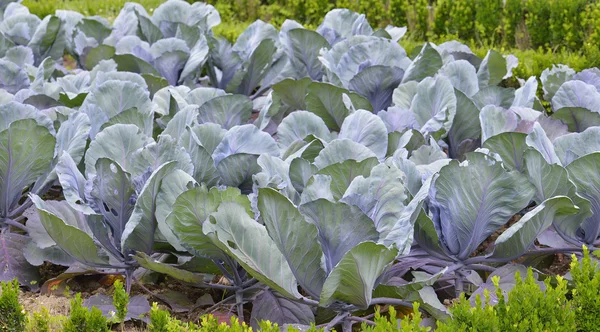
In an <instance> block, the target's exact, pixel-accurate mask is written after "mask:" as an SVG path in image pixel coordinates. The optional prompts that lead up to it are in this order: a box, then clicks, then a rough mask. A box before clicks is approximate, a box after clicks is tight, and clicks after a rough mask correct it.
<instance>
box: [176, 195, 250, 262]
mask: <svg viewBox="0 0 600 332" xmlns="http://www.w3.org/2000/svg"><path fill="white" fill-rule="evenodd" d="M222 202H235V203H237V204H240V205H242V206H244V207H245V208H246V211H247V212H248V213H250V211H251V208H250V201H249V200H248V198H247V197H246V196H243V195H242V194H241V193H240V191H239V189H237V188H227V189H226V190H223V191H220V190H218V189H217V188H216V187H213V188H211V189H210V191H209V190H208V189H207V188H206V186H205V185H201V186H200V187H196V188H192V189H188V190H186V191H184V192H183V193H181V194H180V195H179V196H178V197H177V199H176V200H175V202H174V203H173V205H172V206H173V207H172V209H171V212H170V213H169V215H168V216H167V219H166V220H165V222H166V224H167V226H168V227H169V228H170V229H171V231H172V232H173V234H174V235H175V236H176V237H177V239H178V241H179V243H180V244H181V245H182V246H183V247H184V248H186V249H187V250H188V251H189V252H190V253H192V254H193V255H196V256H198V257H209V258H219V259H223V258H224V257H226V256H225V254H224V253H223V252H222V251H221V250H220V249H219V248H218V247H216V246H215V244H213V243H212V241H211V240H210V239H209V238H208V237H207V236H206V235H204V233H203V232H202V225H203V224H204V223H205V222H206V220H207V219H208V216H209V215H210V214H211V213H213V212H215V211H217V208H218V207H219V205H220V204H221V203H222Z"/></svg>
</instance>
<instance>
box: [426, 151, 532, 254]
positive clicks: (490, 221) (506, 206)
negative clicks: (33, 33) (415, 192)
mask: <svg viewBox="0 0 600 332" xmlns="http://www.w3.org/2000/svg"><path fill="white" fill-rule="evenodd" d="M467 160H468V164H463V165H461V164H459V163H458V161H456V160H453V161H451V162H450V164H448V165H447V166H444V167H443V168H442V169H441V170H440V172H439V175H438V176H436V178H435V180H434V182H433V184H432V187H431V189H430V191H429V199H430V202H429V208H430V210H431V212H432V214H433V222H434V225H435V227H436V230H437V231H438V233H439V236H440V240H441V242H442V243H443V245H444V246H445V249H446V250H447V251H448V252H449V253H450V254H451V255H453V256H454V257H456V259H458V260H464V259H467V258H468V257H469V256H470V255H471V254H472V252H473V251H474V250H475V249H476V248H477V247H478V246H479V244H481V242H483V241H484V240H485V239H486V238H487V237H488V236H489V235H491V234H492V233H494V232H495V231H496V230H498V229H500V228H501V227H502V226H503V225H504V224H505V223H506V222H507V221H508V220H509V219H510V217H512V216H513V215H514V214H515V213H517V212H519V211H520V210H521V209H523V208H524V207H526V206H527V205H528V204H529V200H530V199H531V198H532V197H533V195H534V193H535V188H534V187H533V185H531V184H530V183H529V182H528V181H527V179H526V177H525V176H523V175H521V174H519V173H517V172H515V171H512V172H507V171H506V170H505V169H504V167H502V165H501V164H500V163H498V162H495V161H493V160H489V159H488V158H487V157H486V156H485V155H483V154H480V153H472V154H470V155H469V156H468V157H467Z"/></svg>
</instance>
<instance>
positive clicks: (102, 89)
mask: <svg viewBox="0 0 600 332" xmlns="http://www.w3.org/2000/svg"><path fill="white" fill-rule="evenodd" d="M134 107H135V108H137V109H139V110H149V109H151V108H152V105H151V103H150V97H149V94H148V92H147V91H146V90H144V88H143V87H141V86H139V85H138V84H135V83H133V82H127V81H116V80H110V81H106V82H104V83H102V84H100V85H99V86H97V87H96V89H94V91H92V92H90V93H89V94H88V96H87V97H86V98H85V100H84V102H83V104H82V105H81V109H82V110H83V112H85V113H87V114H88V116H90V119H97V120H96V121H92V137H93V135H95V134H96V133H97V132H98V131H99V130H100V127H101V126H102V125H103V124H104V122H107V121H108V119H110V118H112V117H114V116H115V115H117V114H119V113H121V112H123V111H125V110H128V109H131V108H134ZM96 112H101V113H102V114H103V115H105V117H106V118H105V119H106V120H105V121H98V120H99V119H100V118H99V117H98V115H97V114H95V113H96Z"/></svg>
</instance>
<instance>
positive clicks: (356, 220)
mask: <svg viewBox="0 0 600 332" xmlns="http://www.w3.org/2000/svg"><path fill="white" fill-rule="evenodd" d="M300 212H301V213H302V214H303V215H304V216H305V217H306V218H307V220H308V221H309V222H310V223H312V224H314V225H315V226H316V227H317V230H318V233H319V236H318V240H319V243H320V244H321V248H322V249H323V254H324V255H325V260H324V264H325V271H326V272H327V273H328V274H329V273H331V271H332V270H333V268H334V267H335V266H336V265H337V264H338V263H339V261H340V260H341V259H342V257H343V256H344V255H345V254H346V253H347V252H348V251H349V250H350V249H352V248H354V247H355V246H356V245H357V244H359V243H361V242H365V241H377V240H378V239H379V233H378V232H377V230H376V229H375V223H374V222H373V221H372V220H371V219H370V218H369V217H367V216H366V215H365V214H364V213H362V211H360V209H358V208H357V207H355V206H351V205H348V204H345V203H334V202H332V201H329V200H326V199H322V198H321V199H317V200H314V201H310V202H306V203H303V204H302V205H300Z"/></svg>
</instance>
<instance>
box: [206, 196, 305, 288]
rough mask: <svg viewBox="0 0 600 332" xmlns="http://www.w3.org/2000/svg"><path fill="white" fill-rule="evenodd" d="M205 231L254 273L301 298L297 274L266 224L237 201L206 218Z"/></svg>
mask: <svg viewBox="0 0 600 332" xmlns="http://www.w3.org/2000/svg"><path fill="white" fill-rule="evenodd" d="M202 229H203V232H204V234H206V235H207V236H208V237H210V238H211V239H212V241H213V242H214V243H215V244H216V245H217V246H218V247H219V248H221V249H222V250H223V251H225V252H227V253H228V254H229V255H230V256H232V257H233V258H234V259H235V260H236V261H237V262H238V263H239V264H240V265H242V266H243V267H244V268H245V270H246V271H248V273H249V274H250V275H252V276H253V277H254V278H256V279H257V280H259V281H261V282H262V283H264V284H265V285H267V286H269V287H271V288H273V289H274V290H276V291H277V292H279V293H281V294H282V295H284V296H287V297H291V298H297V297H300V294H299V293H298V284H297V281H296V278H294V274H293V272H292V270H291V269H290V267H289V265H288V264H287V261H286V259H285V257H284V256H283V254H282V253H281V252H280V251H279V249H278V248H277V245H276V244H275V242H274V241H273V240H272V239H271V238H270V237H269V234H268V232H267V229H266V228H265V226H263V225H261V224H259V223H258V222H256V221H255V220H254V219H252V218H251V217H250V216H249V215H248V213H247V212H246V209H245V208H244V207H243V206H241V205H239V204H236V203H230V202H224V203H221V205H220V206H219V208H218V209H217V212H214V213H212V214H211V215H210V219H209V220H208V222H205V223H204V225H203V227H202Z"/></svg>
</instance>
